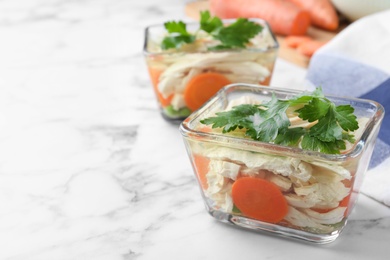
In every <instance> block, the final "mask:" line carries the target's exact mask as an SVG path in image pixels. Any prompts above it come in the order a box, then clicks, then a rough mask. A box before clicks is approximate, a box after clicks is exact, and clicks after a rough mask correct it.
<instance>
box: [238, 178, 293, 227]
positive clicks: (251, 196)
mask: <svg viewBox="0 0 390 260" xmlns="http://www.w3.org/2000/svg"><path fill="white" fill-rule="evenodd" d="M232 198H233V203H234V205H236V207H237V208H238V209H239V210H240V211H241V212H242V213H243V214H244V215H246V216H248V217H251V218H254V219H258V220H261V221H264V222H270V223H277V222H280V221H281V220H282V219H283V218H284V217H285V216H286V215H287V213H288V204H287V201H286V199H285V198H284V196H283V194H282V192H281V191H280V190H279V188H278V187H277V186H276V185H275V184H273V183H272V182H269V181H266V180H264V179H260V178H254V177H243V178H240V179H237V180H236V181H235V182H234V183H233V186H232Z"/></svg>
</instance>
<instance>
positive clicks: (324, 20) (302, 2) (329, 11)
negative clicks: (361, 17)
mask: <svg viewBox="0 0 390 260" xmlns="http://www.w3.org/2000/svg"><path fill="white" fill-rule="evenodd" d="M289 1H290V2H292V3H294V4H296V5H297V6H299V7H301V8H302V9H303V10H306V11H308V12H309V14H310V20H311V23H312V24H313V25H315V26H317V27H320V28H322V29H325V30H329V31H334V30H336V29H337V28H338V27H339V18H338V17H337V12H336V9H335V8H334V7H333V5H332V3H331V1H330V0H289Z"/></svg>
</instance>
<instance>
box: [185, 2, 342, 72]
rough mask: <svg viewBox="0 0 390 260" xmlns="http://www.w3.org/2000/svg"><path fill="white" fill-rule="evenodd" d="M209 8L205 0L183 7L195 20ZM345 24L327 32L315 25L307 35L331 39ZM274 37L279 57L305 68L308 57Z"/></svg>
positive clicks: (278, 36) (281, 39)
mask: <svg viewBox="0 0 390 260" xmlns="http://www.w3.org/2000/svg"><path fill="white" fill-rule="evenodd" d="M208 9H209V3H208V1H207V0H198V1H194V2H191V3H188V4H187V5H186V8H185V13H186V15H187V16H188V17H190V18H193V19H195V20H198V19H199V12H200V11H205V10H208ZM345 27H346V25H343V26H340V29H339V30H338V31H337V32H329V31H325V30H321V29H318V28H315V27H310V28H309V30H308V32H307V35H309V36H311V37H313V38H314V39H316V40H319V41H328V40H331V39H332V38H333V37H334V36H336V35H337V33H338V32H340V31H341V29H343V28H345ZM276 38H277V40H278V42H279V45H280V49H279V57H281V58H283V59H285V60H287V61H290V62H292V63H294V64H296V65H298V66H301V67H304V68H306V67H307V66H308V65H309V62H310V58H309V57H307V56H305V55H302V54H300V53H298V52H297V51H296V50H295V49H293V48H290V47H288V46H286V45H285V44H284V37H283V36H281V35H276Z"/></svg>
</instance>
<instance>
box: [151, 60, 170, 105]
mask: <svg viewBox="0 0 390 260" xmlns="http://www.w3.org/2000/svg"><path fill="white" fill-rule="evenodd" d="M148 70H149V75H150V80H151V81H152V85H153V89H154V92H155V93H156V96H157V99H158V100H159V101H160V104H161V106H162V107H166V106H169V105H170V104H171V101H172V98H173V94H172V95H170V96H169V97H167V98H165V97H164V96H163V95H162V94H161V92H160V91H159V90H158V87H157V86H158V82H159V78H160V75H161V73H162V72H163V71H162V70H159V69H154V68H152V67H148Z"/></svg>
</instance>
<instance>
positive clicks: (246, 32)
mask: <svg viewBox="0 0 390 260" xmlns="http://www.w3.org/2000/svg"><path fill="white" fill-rule="evenodd" d="M262 30H263V27H262V26H261V25H260V24H256V23H254V22H252V21H249V20H248V19H245V18H238V19H237V20H236V21H235V22H234V23H232V24H230V25H229V26H226V27H223V28H221V29H219V30H218V31H216V32H212V33H211V35H212V36H213V37H214V38H215V39H217V40H219V41H221V43H222V44H221V45H223V46H226V47H230V48H233V47H238V48H245V44H247V43H248V42H249V40H250V39H252V38H253V37H255V36H256V35H257V34H259V33H260V32H261V31H262Z"/></svg>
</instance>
